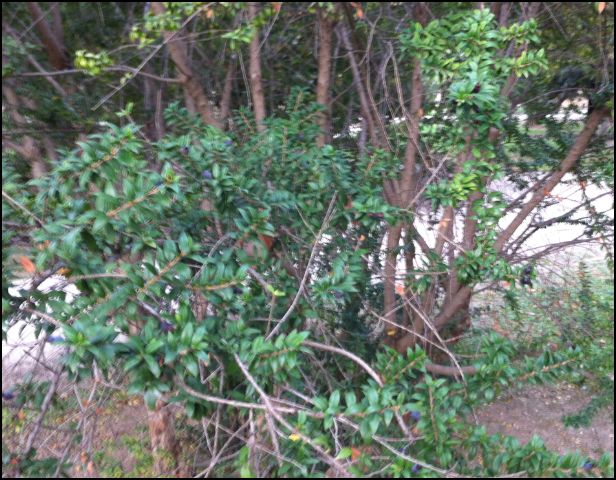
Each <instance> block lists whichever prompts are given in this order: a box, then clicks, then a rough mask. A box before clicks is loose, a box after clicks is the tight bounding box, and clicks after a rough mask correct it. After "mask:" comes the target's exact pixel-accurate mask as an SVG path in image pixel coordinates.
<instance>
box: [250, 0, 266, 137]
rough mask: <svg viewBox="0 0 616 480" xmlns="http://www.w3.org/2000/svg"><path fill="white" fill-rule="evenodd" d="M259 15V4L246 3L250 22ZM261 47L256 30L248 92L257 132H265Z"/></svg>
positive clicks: (252, 47) (251, 44)
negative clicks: (250, 96)
mask: <svg viewBox="0 0 616 480" xmlns="http://www.w3.org/2000/svg"><path fill="white" fill-rule="evenodd" d="M258 13H259V3H258V2H250V3H248V19H249V20H250V21H251V22H252V21H254V19H255V18H256V16H257V14H258ZM260 47H261V45H260V35H259V32H258V30H257V32H256V33H255V35H254V37H253V38H252V41H251V42H250V66H249V75H250V91H251V93H252V108H253V110H254V114H255V121H256V123H257V131H259V132H263V131H265V124H264V123H263V122H264V121H265V116H266V115H265V95H264V94H263V81H262V79H261V48H260Z"/></svg>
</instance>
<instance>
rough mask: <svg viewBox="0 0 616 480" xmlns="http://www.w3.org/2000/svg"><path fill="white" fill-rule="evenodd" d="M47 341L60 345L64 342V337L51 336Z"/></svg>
mask: <svg viewBox="0 0 616 480" xmlns="http://www.w3.org/2000/svg"><path fill="white" fill-rule="evenodd" d="M47 341H48V342H49V343H60V342H63V341H64V337H62V336H60V335H50V336H49V337H47Z"/></svg>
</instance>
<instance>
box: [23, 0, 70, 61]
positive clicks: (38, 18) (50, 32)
mask: <svg viewBox="0 0 616 480" xmlns="http://www.w3.org/2000/svg"><path fill="white" fill-rule="evenodd" d="M45 5H46V6H47V5H50V4H49V3H46V4H45ZM27 7H28V11H29V12H30V15H31V16H32V23H33V24H34V26H35V28H36V31H37V32H38V33H39V35H40V37H41V41H42V42H43V46H44V47H45V50H47V56H48V58H49V63H51V65H52V66H53V68H54V69H55V70H64V69H65V68H67V67H68V66H69V65H70V62H69V60H68V56H67V55H66V49H65V47H64V44H63V43H62V39H63V37H64V35H63V32H62V31H61V30H60V31H59V32H54V29H52V27H51V26H50V24H49V22H48V21H47V18H46V15H45V13H46V12H43V10H41V7H40V6H39V4H38V2H27ZM51 8H53V9H55V10H58V8H60V5H59V4H57V5H54V4H51ZM51 17H52V19H53V21H54V27H55V28H56V29H59V28H61V27H62V22H61V21H59V20H58V18H59V11H58V12H54V15H52V16H51Z"/></svg>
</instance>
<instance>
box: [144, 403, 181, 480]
mask: <svg viewBox="0 0 616 480" xmlns="http://www.w3.org/2000/svg"><path fill="white" fill-rule="evenodd" d="M173 423H174V422H173V416H172V414H171V412H170V411H169V406H168V405H167V404H166V403H165V402H164V401H162V400H158V401H157V402H156V407H155V409H154V410H148V425H149V427H150V441H151V443H152V455H153V456H154V470H155V472H156V474H157V475H170V474H173V473H174V471H175V469H176V468H177V467H178V454H179V452H178V445H177V440H176V438H175V427H174V424H173Z"/></svg>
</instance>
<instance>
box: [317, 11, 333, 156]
mask: <svg viewBox="0 0 616 480" xmlns="http://www.w3.org/2000/svg"><path fill="white" fill-rule="evenodd" d="M317 25H318V29H319V72H318V76H317V103H319V104H320V105H323V107H324V111H323V112H321V113H320V114H319V117H318V120H317V121H318V124H319V127H321V134H320V135H319V136H318V137H317V146H318V147H322V146H323V145H325V144H327V143H329V142H330V141H331V118H330V102H331V87H330V83H331V67H332V38H333V21H332V20H331V19H329V18H327V13H326V12H325V11H324V10H322V9H319V10H318V11H317Z"/></svg>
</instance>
